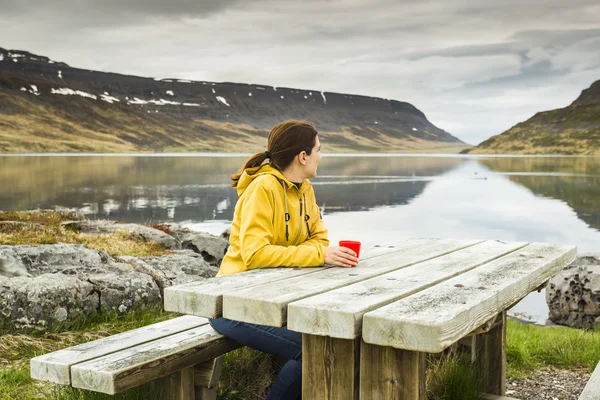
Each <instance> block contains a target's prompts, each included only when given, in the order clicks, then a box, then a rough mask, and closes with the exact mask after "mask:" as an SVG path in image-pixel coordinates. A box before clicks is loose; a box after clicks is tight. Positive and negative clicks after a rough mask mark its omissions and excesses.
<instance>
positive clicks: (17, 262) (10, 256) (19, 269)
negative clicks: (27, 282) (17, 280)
mask: <svg viewBox="0 0 600 400" xmlns="http://www.w3.org/2000/svg"><path fill="white" fill-rule="evenodd" d="M2 276H4V277H13V276H29V273H28V272H27V267H26V266H25V264H23V261H21V258H20V257H17V254H16V252H15V251H14V250H13V249H12V246H0V277H2Z"/></svg>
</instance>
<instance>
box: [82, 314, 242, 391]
mask: <svg viewBox="0 0 600 400" xmlns="http://www.w3.org/2000/svg"><path fill="white" fill-rule="evenodd" d="M238 347H240V346H239V344H237V343H235V342H233V341H232V340H230V339H228V338H226V337H224V336H222V335H221V334H219V333H217V332H216V331H214V330H213V329H212V327H211V326H210V325H205V326H201V327H199V328H194V329H190V330H188V331H185V332H181V333H178V334H175V335H172V336H169V337H168V338H163V339H160V340H156V341H154V342H149V343H145V344H143V345H139V346H135V347H131V348H128V349H125V350H122V351H119V352H117V353H113V354H110V355H107V356H104V357H100V358H96V359H94V360H90V361H86V362H83V363H80V364H76V365H74V366H73V367H72V368H71V379H72V386H73V387H76V388H80V389H86V390H93V391H95V392H101V393H107V394H115V393H118V392H121V391H123V390H126V389H129V388H132V387H135V386H139V385H141V384H143V383H146V382H150V381H153V380H155V379H158V378H160V377H162V376H166V375H167V374H170V373H171V372H173V371H178V370H181V369H184V368H187V367H190V366H193V365H196V364H199V363H202V362H205V361H207V360H210V359H213V358H215V357H218V356H220V355H222V354H225V353H227V352H228V351H231V350H233V349H235V348H238Z"/></svg>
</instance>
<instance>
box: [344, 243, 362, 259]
mask: <svg viewBox="0 0 600 400" xmlns="http://www.w3.org/2000/svg"><path fill="white" fill-rule="evenodd" d="M339 245H340V247H347V248H349V249H350V250H353V251H354V252H355V253H356V258H358V256H359V255H360V242H357V241H355V240H340V244H339Z"/></svg>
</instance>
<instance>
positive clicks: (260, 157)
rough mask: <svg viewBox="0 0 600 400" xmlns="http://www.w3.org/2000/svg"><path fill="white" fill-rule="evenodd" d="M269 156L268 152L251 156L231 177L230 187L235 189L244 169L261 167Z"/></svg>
mask: <svg viewBox="0 0 600 400" xmlns="http://www.w3.org/2000/svg"><path fill="white" fill-rule="evenodd" d="M269 156H270V154H269V152H268V151H263V152H262V153H256V154H254V155H253V156H251V157H250V158H249V159H247V160H246V162H245V163H244V164H243V165H242V167H241V168H240V169H239V170H238V172H236V173H235V174H233V175H231V180H232V182H231V186H232V187H237V184H238V181H239V180H240V176H242V172H244V170H245V169H246V168H254V167H258V166H259V165H261V164H262V163H263V162H265V160H266V159H267V158H269Z"/></svg>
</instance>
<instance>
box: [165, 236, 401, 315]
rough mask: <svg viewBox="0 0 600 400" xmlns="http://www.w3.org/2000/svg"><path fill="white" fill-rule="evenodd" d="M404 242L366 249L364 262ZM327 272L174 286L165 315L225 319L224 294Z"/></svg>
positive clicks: (271, 271) (293, 271)
mask: <svg viewBox="0 0 600 400" xmlns="http://www.w3.org/2000/svg"><path fill="white" fill-rule="evenodd" d="M401 242H403V241H399V242H397V243H392V244H389V245H385V246H381V247H371V248H368V249H365V251H364V254H363V255H362V256H361V260H368V259H371V258H376V257H379V256H382V255H385V254H387V253H390V252H393V251H395V250H396V249H395V245H396V244H398V243H401ZM328 268H331V267H329V266H323V267H315V268H284V267H282V268H264V269H257V270H251V271H246V272H240V273H238V274H233V275H227V276H222V277H219V278H212V279H209V280H204V281H200V282H190V283H185V284H182V285H176V286H171V287H168V288H165V290H164V308H165V310H166V311H173V312H178V313H182V314H190V315H196V316H200V317H207V318H218V317H220V316H221V315H222V304H223V294H225V293H229V292H231V291H234V290H236V289H241V288H249V287H252V286H257V285H261V284H263V283H266V282H275V281H279V280H282V279H289V278H293V277H296V276H303V275H307V274H311V273H314V272H317V271H322V270H324V269H328Z"/></svg>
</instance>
